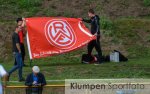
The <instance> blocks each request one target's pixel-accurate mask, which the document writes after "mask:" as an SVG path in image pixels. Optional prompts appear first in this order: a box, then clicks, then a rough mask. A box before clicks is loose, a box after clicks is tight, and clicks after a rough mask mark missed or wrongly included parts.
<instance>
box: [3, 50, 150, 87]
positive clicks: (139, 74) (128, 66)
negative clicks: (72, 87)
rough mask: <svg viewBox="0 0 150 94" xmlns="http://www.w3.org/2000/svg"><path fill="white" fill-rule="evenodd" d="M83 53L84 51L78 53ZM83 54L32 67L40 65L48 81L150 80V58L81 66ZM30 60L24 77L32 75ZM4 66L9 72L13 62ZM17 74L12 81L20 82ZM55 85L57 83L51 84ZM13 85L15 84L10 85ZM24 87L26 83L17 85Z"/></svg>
mask: <svg viewBox="0 0 150 94" xmlns="http://www.w3.org/2000/svg"><path fill="white" fill-rule="evenodd" d="M76 52H77V53H81V54H82V53H83V52H84V51H83V52H82V50H78V51H76ZM81 54H80V55H76V54H75V53H73V52H72V53H68V54H63V55H59V56H54V57H49V58H43V59H37V60H33V61H32V65H38V66H40V68H41V72H42V73H44V75H45V76H46V80H65V79H103V78H105V79H106V78H150V64H149V62H150V58H148V57H145V58H134V59H129V61H128V62H119V63H115V62H105V63H103V64H100V65H94V64H81V61H80V59H81ZM29 62H30V61H29V60H26V64H27V65H28V66H27V67H24V68H23V76H24V77H26V76H27V75H28V74H29V73H31V71H32V70H31V67H30V66H29V65H30V63H29ZM2 65H3V66H4V67H5V69H6V70H7V71H8V70H10V69H11V68H12V66H13V60H10V61H9V62H7V63H6V62H5V63H4V62H3V63H2ZM17 72H18V71H16V72H14V73H13V74H12V75H11V77H10V81H18V75H17ZM50 83H55V82H50ZM59 83H64V82H59ZM10 84H11V85H12V84H13V85H14V84H15V83H12V82H11V83H10ZM16 84H19V85H23V84H24V82H21V83H16Z"/></svg>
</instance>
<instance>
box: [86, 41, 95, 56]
mask: <svg viewBox="0 0 150 94" xmlns="http://www.w3.org/2000/svg"><path fill="white" fill-rule="evenodd" d="M93 48H94V40H92V41H90V42H89V44H88V46H87V49H88V55H92V50H93Z"/></svg>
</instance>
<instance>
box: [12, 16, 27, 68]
mask: <svg viewBox="0 0 150 94" xmlns="http://www.w3.org/2000/svg"><path fill="white" fill-rule="evenodd" d="M16 22H17V25H18V26H21V30H20V31H19V33H18V35H19V39H20V48H21V55H22V61H23V66H26V65H25V64H24V59H25V46H24V37H25V35H26V30H25V19H24V18H17V20H16ZM15 64H16V60H15Z"/></svg>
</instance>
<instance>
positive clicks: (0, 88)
mask: <svg viewBox="0 0 150 94" xmlns="http://www.w3.org/2000/svg"><path fill="white" fill-rule="evenodd" d="M0 94H3V89H2V85H1V84H0Z"/></svg>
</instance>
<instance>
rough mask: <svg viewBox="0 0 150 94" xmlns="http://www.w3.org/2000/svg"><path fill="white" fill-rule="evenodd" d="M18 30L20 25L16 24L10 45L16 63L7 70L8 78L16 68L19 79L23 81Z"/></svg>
mask: <svg viewBox="0 0 150 94" xmlns="http://www.w3.org/2000/svg"><path fill="white" fill-rule="evenodd" d="M19 31H20V27H18V26H17V28H16V30H15V32H14V33H13V35H12V47H13V54H14V56H15V60H16V62H17V64H16V65H14V67H13V68H12V69H11V70H10V71H9V72H8V80H9V77H10V75H11V74H12V73H13V72H14V71H15V70H17V69H18V75H19V81H24V79H23V77H22V66H23V63H22V56H21V48H20V39H19V35H18V32H19Z"/></svg>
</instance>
